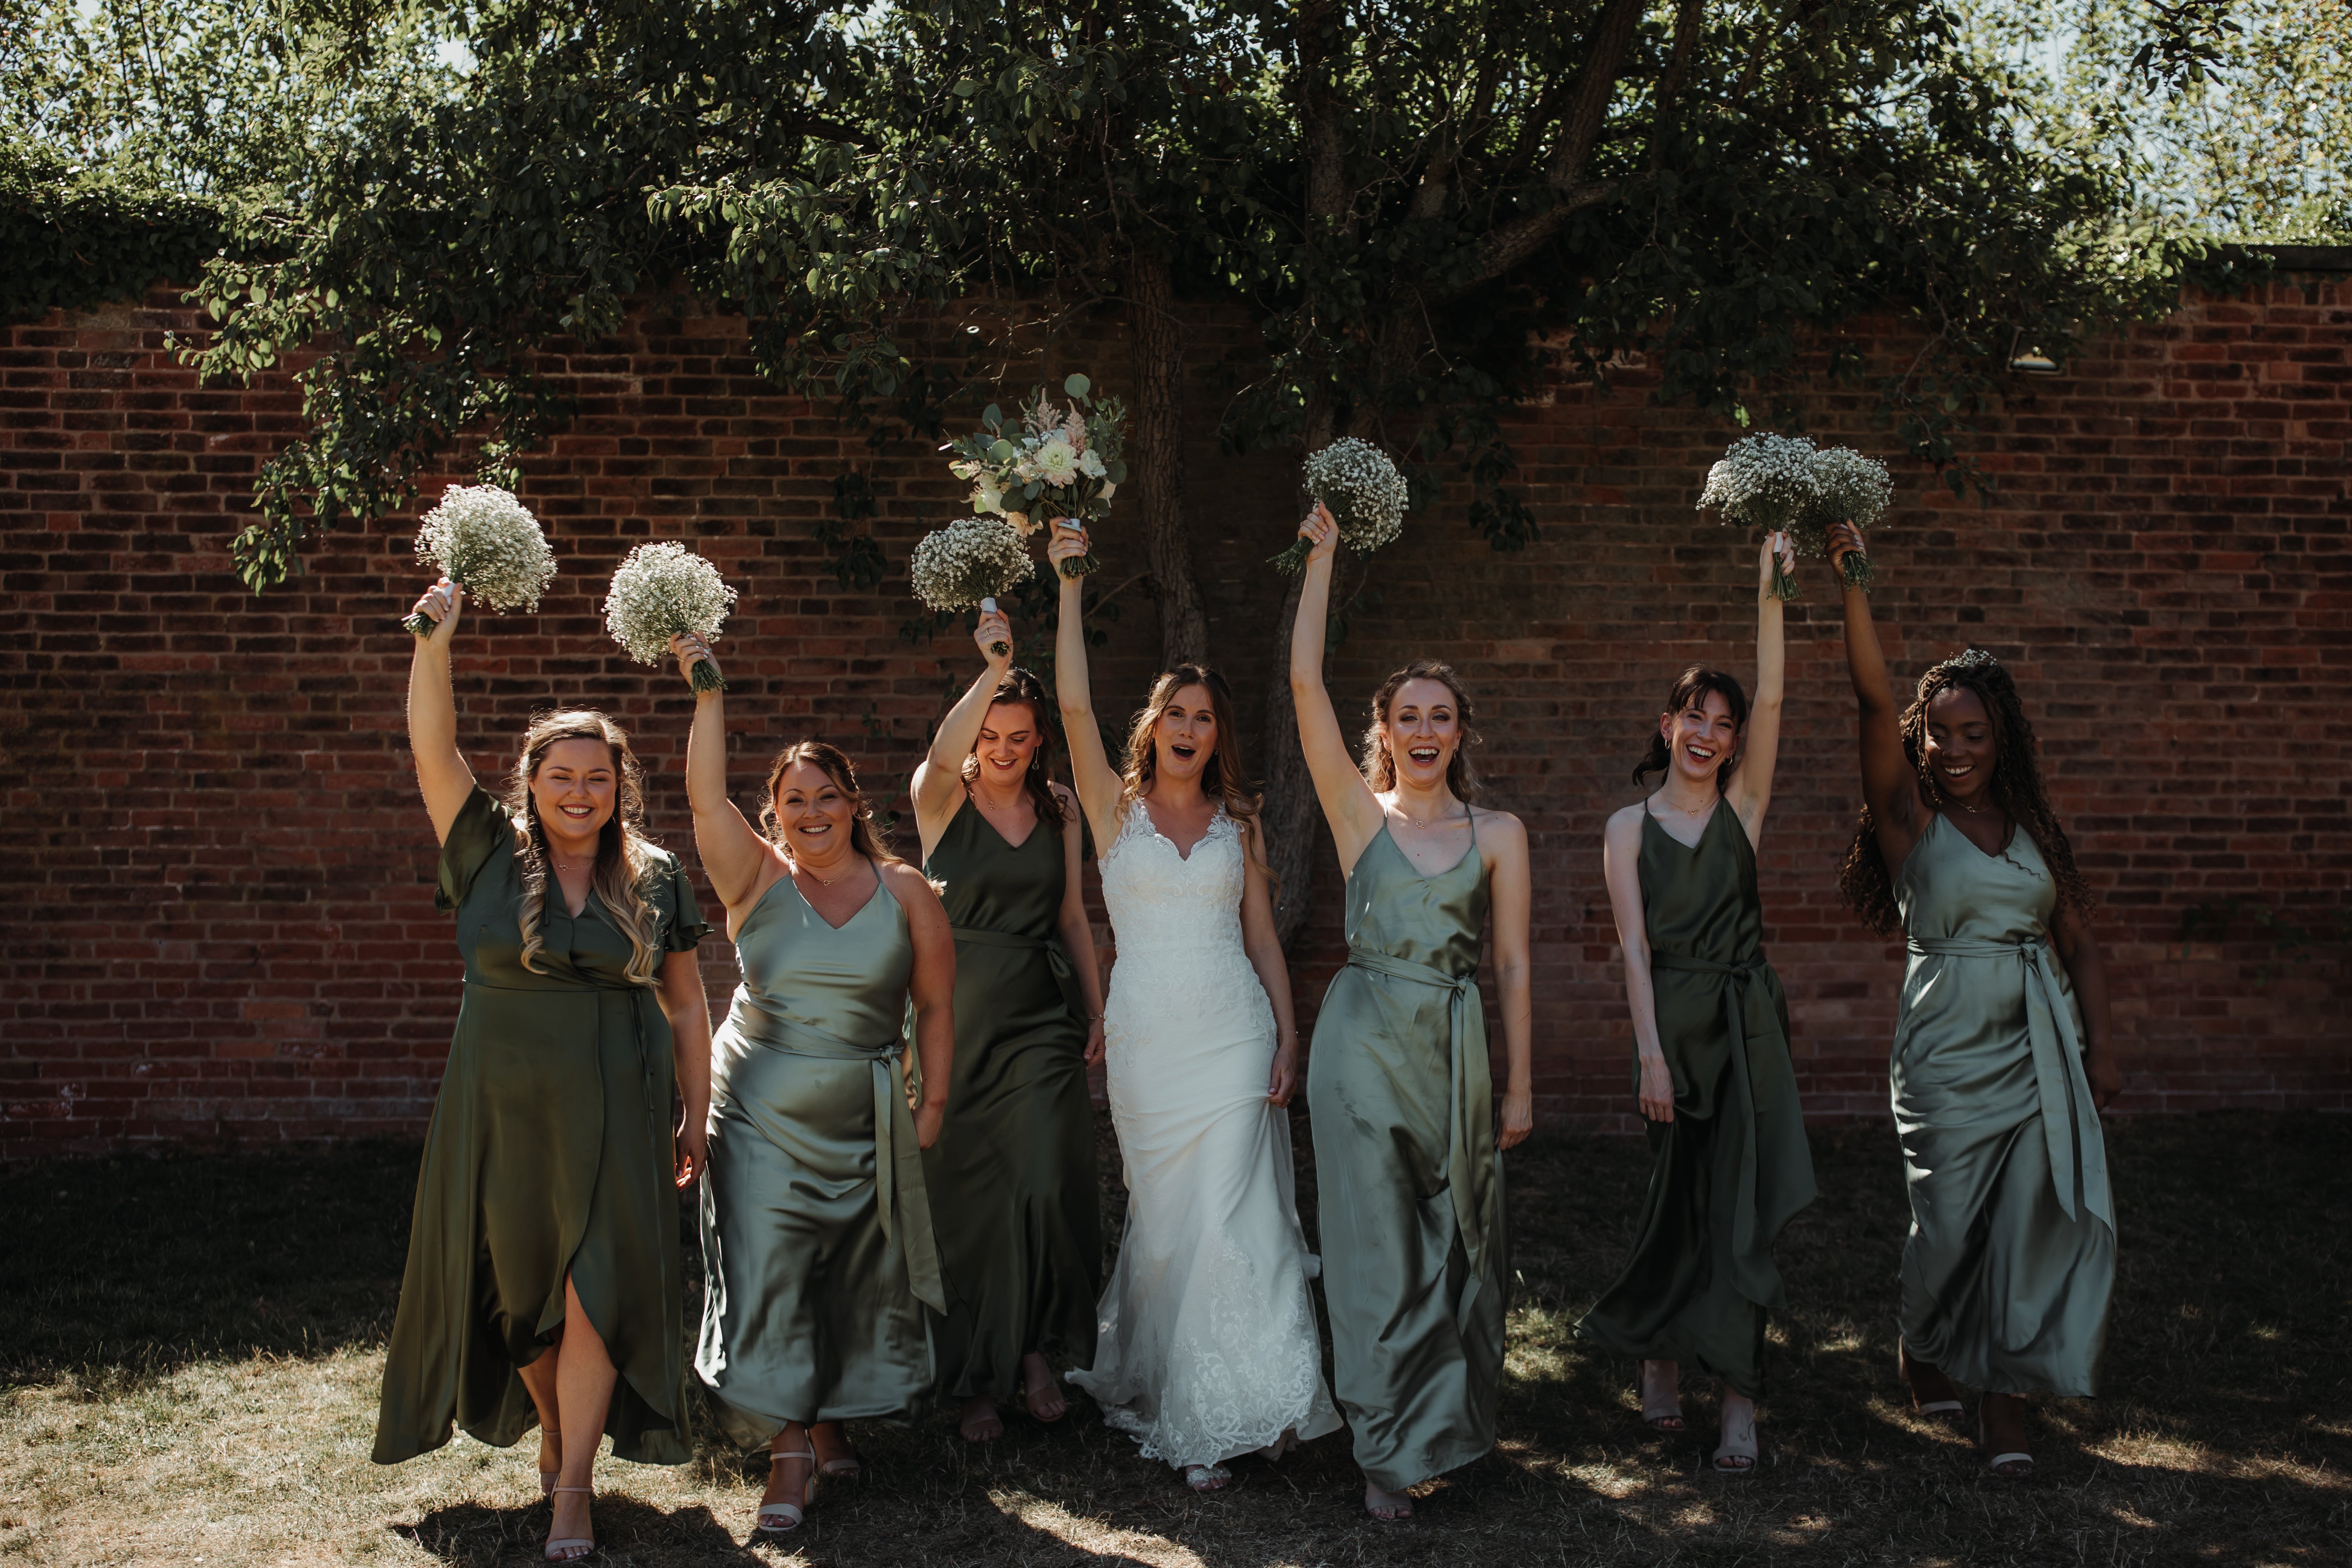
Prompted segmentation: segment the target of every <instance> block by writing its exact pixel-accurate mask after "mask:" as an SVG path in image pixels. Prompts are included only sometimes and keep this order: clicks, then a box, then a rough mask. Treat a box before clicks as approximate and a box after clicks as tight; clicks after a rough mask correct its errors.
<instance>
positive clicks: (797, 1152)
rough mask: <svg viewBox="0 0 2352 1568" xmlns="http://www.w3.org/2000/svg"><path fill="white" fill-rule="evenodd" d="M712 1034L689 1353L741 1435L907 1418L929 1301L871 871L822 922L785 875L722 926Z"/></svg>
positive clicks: (928, 1265)
mask: <svg viewBox="0 0 2352 1568" xmlns="http://www.w3.org/2000/svg"><path fill="white" fill-rule="evenodd" d="M735 948H736V952H737V953H738V954H739V955H740V960H741V963H742V969H743V981H742V984H740V985H739V986H737V987H736V989H735V998H734V1001H733V1003H732V1004H731V1005H730V1006H729V1008H728V1011H727V1021H726V1022H725V1023H724V1024H722V1025H720V1026H719V1034H718V1037H717V1038H716V1040H715V1042H714V1044H713V1049H712V1058H713V1059H712V1063H711V1085H710V1176H709V1180H707V1181H705V1182H704V1183H703V1184H702V1270H703V1278H704V1281H705V1283H704V1287H703V1293H704V1296H703V1309H702V1343H701V1348H700V1349H699V1351H698V1352H697V1354H696V1358H695V1370H696V1372H697V1373H698V1374H699V1375H700V1377H701V1379H702V1382H703V1384H704V1386H706V1387H707V1388H709V1390H710V1392H711V1394H712V1395H713V1396H714V1397H713V1399H712V1407H713V1413H714V1414H715V1415H717V1417H718V1419H719V1427H720V1429H721V1430H722V1431H724V1432H725V1433H726V1434H727V1436H728V1437H729V1438H730V1440H731V1441H733V1442H735V1443H736V1444H738V1445H740V1447H746V1448H750V1447H760V1446H761V1445H764V1444H766V1443H768V1442H769V1441H770V1440H771V1439H772V1438H773V1437H774V1436H775V1435H776V1434H777V1432H779V1431H780V1430H782V1427H783V1426H784V1424H785V1423H786V1422H789V1421H846V1420H852V1419H856V1418H859V1417H867V1416H881V1417H886V1418H888V1419H893V1420H909V1419H912V1418H913V1417H915V1416H916V1415H919V1414H920V1412H921V1410H922V1409H923V1407H924V1406H925V1405H927V1404H928V1403H929V1399H930V1394H931V1366H932V1361H931V1346H930V1331H929V1321H927V1320H926V1318H925V1315H924V1311H923V1309H924V1308H925V1307H926V1306H928V1307H929V1308H930V1309H931V1310H933V1311H934V1312H936V1311H938V1310H941V1309H942V1308H944V1307H945V1306H946V1304H947V1303H946V1298H945V1296H944V1295H943V1293H942V1292H941V1290H940V1260H939V1250H938V1247H937V1246H936V1244H935V1243H934V1241H933V1239H932V1236H931V1213H930V1208H929V1201H928V1199H927V1197H926V1196H925V1193H924V1186H923V1162H922V1156H921V1152H920V1150H919V1148H918V1147H917V1145H916V1142H915V1119H914V1116H913V1114H912V1113H911V1112H910V1111H909V1110H908V1105H907V1084H906V1075H905V1069H904V1068H903V1066H902V1063H901V1058H902V1055H903V1052H904V1047H905V1040H904V1037H902V1035H901V1033H900V1030H901V1028H902V1027H903V1026H904V1022H905V1019H906V1016H907V986H908V979H909V977H910V976H911V975H912V974H913V973H914V966H915V946H914V942H913V939H912V937H911V936H910V935H909V934H908V926H907V911H906V910H904V909H902V908H900V907H899V904H898V898H897V897H896V895H894V894H893V893H892V892H891V891H890V889H889V885H888V884H887V882H882V881H881V880H880V879H878V878H877V886H876V887H875V889H874V893H873V896H872V897H871V898H869V899H867V900H866V902H865V903H864V904H863V905H861V906H859V908H858V910H857V912H856V914H854V915H852V916H850V917H849V919H848V920H846V921H843V922H842V924H841V925H839V926H838V927H835V926H833V925H829V924H827V923H826V921H825V920H824V917H823V916H822V915H819V914H818V913H817V912H816V910H814V909H813V908H811V907H810V905H809V901H808V900H806V899H804V898H803V897H801V891H800V889H799V888H797V887H796V886H794V885H793V879H792V878H791V877H789V876H784V877H779V878H777V879H776V881H775V884H774V886H772V887H771V888H770V889H768V890H767V891H766V892H764V893H762V894H761V895H760V900H759V902H757V903H756V904H754V905H753V906H752V907H751V912H750V913H749V914H747V915H745V916H744V917H743V921H742V923H741V924H740V925H739V926H738V927H737V928H736V931H735Z"/></svg>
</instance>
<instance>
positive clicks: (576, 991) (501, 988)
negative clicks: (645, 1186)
mask: <svg viewBox="0 0 2352 1568" xmlns="http://www.w3.org/2000/svg"><path fill="white" fill-rule="evenodd" d="M466 984H467V985H468V986H470V987H472V988H473V989H474V990H477V991H497V992H500V993H502V994H506V995H509V996H565V995H570V996H578V995H589V996H618V995H625V996H627V997H628V998H629V1004H630V1005H629V1024H630V1026H631V1027H632V1028H633V1029H635V1032H636V1037H637V1079H638V1081H639V1083H640V1084H642V1085H643V1087H644V1090H645V1100H646V1115H647V1116H648V1117H650V1118H652V1119H653V1121H652V1125H653V1128H654V1132H655V1137H654V1142H656V1144H658V1143H659V1142H661V1141H662V1139H663V1137H664V1136H665V1135H667V1132H668V1128H667V1125H665V1123H666V1122H667V1119H668V1115H669V1106H668V1105H667V1103H663V1104H656V1103H655V1098H654V1094H655V1091H654V1058H653V1053H652V1052H651V1051H649V1050H647V1049H646V1008H648V1007H652V1008H656V1009H658V1008H659V1007H660V1006H661V1003H660V1001H659V999H658V998H656V995H655V994H654V988H653V987H652V986H650V985H485V984H482V983H481V982H480V981H478V980H468V981H467V982H466Z"/></svg>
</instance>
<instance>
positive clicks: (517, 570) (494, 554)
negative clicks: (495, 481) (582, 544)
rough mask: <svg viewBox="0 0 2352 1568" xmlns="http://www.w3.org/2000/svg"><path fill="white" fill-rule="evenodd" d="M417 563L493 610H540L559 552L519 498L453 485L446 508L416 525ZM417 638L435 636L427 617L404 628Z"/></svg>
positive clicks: (492, 488)
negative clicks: (431, 567) (435, 572)
mask: <svg viewBox="0 0 2352 1568" xmlns="http://www.w3.org/2000/svg"><path fill="white" fill-rule="evenodd" d="M416 559H417V560H419V561H421V562H423V563H425V564H426V565H428V566H435V567H438V568H439V569H440V573H441V575H442V576H444V577H446V578H447V579H448V580H449V581H450V582H452V583H455V584H457V586H459V587H460V588H463V589H465V590H466V592H467V593H468V594H470V595H473V596H474V597H476V598H478V599H479V600H481V601H482V603H484V604H485V605H488V606H489V607H490V608H491V609H493V610H513V609H523V610H536V609H537V608H539V596H540V595H541V594H542V593H545V592H546V591H547V585H548V584H549V583H551V582H552V581H553V580H554V578H555V552H553V551H552V550H550V549H549V548H548V547H547V535H546V534H544V533H542V532H541V531H540V527H539V519H537V518H535V517H533V516H531V515H530V508H528V507H526V506H524V505H523V504H522V502H520V501H519V500H516V499H515V497H514V492H513V491H511V490H502V489H499V487H498V486H496V485H451V486H450V487H449V488H448V489H446V490H444V491H442V492H441V504H440V505H439V506H436V507H435V508H434V509H433V510H431V511H428V512H426V513H425V516H424V517H423V519H421V520H420V521H418V523H417V525H416ZM400 624H401V625H402V626H405V627H407V628H408V630H409V631H411V632H413V633H414V634H415V635H416V636H418V637H431V636H432V635H433V627H434V625H435V623H434V621H433V618H432V617H431V616H426V615H425V614H424V613H423V612H422V611H417V612H414V613H412V614H411V615H409V616H408V617H407V618H406V619H404V620H403V621H402V622H401V623H400Z"/></svg>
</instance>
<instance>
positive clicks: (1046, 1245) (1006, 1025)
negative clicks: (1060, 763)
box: [923, 797, 1103, 1399]
mask: <svg viewBox="0 0 2352 1568" xmlns="http://www.w3.org/2000/svg"><path fill="white" fill-rule="evenodd" d="M1062 854H1063V850H1062V832H1061V829H1060V828H1059V827H1057V826H1055V825H1054V824H1053V823H1051V822H1048V821H1046V820H1045V819H1044V818H1043V817H1040V818H1039V819H1038V821H1037V824H1036V826H1034V827H1033V828H1032V829H1030V832H1029V836H1028V837H1025V838H1024V839H1023V840H1022V841H1021V842H1020V843H1019V844H1018V845H1014V844H1009V843H1007V842H1006V841H1005V838H1004V836H1003V834H1001V833H999V832H998V831H997V830H996V828H995V826H994V825H993V824H992V823H991V822H990V821H989V820H988V818H987V817H985V816H982V815H981V810H980V808H979V807H978V806H977V805H973V804H972V802H971V799H970V798H969V797H967V798H966V799H965V801H964V803H963V805H961V807H960V808H959V809H958V810H957V812H956V814H955V816H954V817H953V818H952V819H951V820H950V822H949V823H948V826H947V829H946V831H944V832H943V833H941V834H940V840H939V843H938V844H936V845H935V846H933V847H932V849H931V858H930V859H929V861H928V862H926V863H925V865H924V867H923V869H924V872H925V873H926V874H927V875H928V876H929V877H930V879H932V880H933V881H934V882H938V883H940V884H942V885H943V888H942V891H941V892H940V903H941V904H942V905H944V906H945V907H946V910H947V914H948V920H949V921H950V924H952V925H953V926H954V928H955V942H956V988H955V1021H956V1050H955V1074H954V1079H953V1083H952V1085H951V1088H950V1093H949V1095H948V1115H947V1122H946V1125H945V1126H944V1127H942V1128H941V1129H940V1137H939V1142H936V1143H934V1144H932V1145H931V1147H930V1148H929V1149H926V1150H925V1151H923V1174H924V1176H925V1178H926V1180H927V1181H928V1182H929V1185H930V1194H931V1215H932V1219H933V1221H934V1223H935V1225H936V1226H937V1229H938V1234H939V1239H940V1271H941V1273H942V1274H943V1275H944V1276H945V1277H946V1281H947V1294H948V1309H947V1311H946V1313H945V1314H944V1315H943V1316H941V1317H940V1319H939V1320H938V1321H936V1322H934V1323H933V1325H932V1329H933V1342H934V1343H935V1344H936V1346H937V1347H938V1351H939V1373H940V1393H941V1394H946V1395H948V1396H950V1398H955V1399H964V1398H969V1397H970V1396H971V1395H973V1394H988V1395H991V1396H992V1397H996V1398H1000V1399H1001V1398H1004V1397H1007V1396H1009V1395H1010V1394H1013V1391H1014V1390H1015V1389H1017V1388H1018V1387H1019V1386H1020V1382H1021V1358H1022V1356H1023V1355H1024V1354H1025V1353H1026V1352H1030V1351H1037V1352H1042V1353H1045V1354H1047V1355H1060V1356H1063V1357H1066V1358H1067V1359H1068V1361H1069V1362H1070V1363H1072V1364H1074V1365H1076V1366H1087V1365H1091V1364H1092V1363H1093V1362H1094V1357H1095V1299H1096V1298H1097V1296H1099V1295H1101V1294H1102V1254H1103V1244H1102V1219H1101V1215H1100V1208H1099V1202H1100V1196H1099V1191H1098V1185H1097V1184H1098V1182H1099V1179H1100V1178H1099V1174H1098V1173H1097V1169H1096V1165H1095V1118H1094V1107H1093V1104H1092V1103H1091V1102H1090V1101H1089V1100H1088V1099H1087V1064H1086V1049H1087V1017H1086V1015H1087V1009H1086V1003H1085V995H1084V994H1083V993H1082V992H1081V991H1079V989H1078V984H1077V973H1076V970H1075V969H1073V968H1072V967H1071V964H1070V959H1069V955H1068V954H1066V953H1065V952H1063V951H1062V949H1061V947H1060V945H1059V942H1058V940H1057V937H1056V931H1057V926H1058V922H1059V919H1060V915H1061V910H1062V897H1063V893H1064V890H1065V889H1066V887H1067V880H1066V871H1065V868H1064V866H1063V862H1062Z"/></svg>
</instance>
